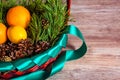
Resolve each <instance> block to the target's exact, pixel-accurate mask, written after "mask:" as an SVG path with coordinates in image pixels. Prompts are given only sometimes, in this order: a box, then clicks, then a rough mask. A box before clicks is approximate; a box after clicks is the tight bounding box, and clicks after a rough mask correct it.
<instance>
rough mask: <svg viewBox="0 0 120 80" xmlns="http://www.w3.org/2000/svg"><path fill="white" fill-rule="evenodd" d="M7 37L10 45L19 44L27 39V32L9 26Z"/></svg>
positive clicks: (17, 27)
mask: <svg viewBox="0 0 120 80" xmlns="http://www.w3.org/2000/svg"><path fill="white" fill-rule="evenodd" d="M7 36H8V39H9V40H10V41H11V42H12V43H19V42H20V41H21V40H24V39H26V38H27V32H26V30H25V29H24V28H23V27H21V26H11V27H9V28H8V30H7Z"/></svg>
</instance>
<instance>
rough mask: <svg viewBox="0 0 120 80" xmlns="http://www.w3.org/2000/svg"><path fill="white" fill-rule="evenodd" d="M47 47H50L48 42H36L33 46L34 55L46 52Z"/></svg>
mask: <svg viewBox="0 0 120 80" xmlns="http://www.w3.org/2000/svg"><path fill="white" fill-rule="evenodd" d="M49 47H50V44H49V43H48V42H41V41H38V42H37V44H35V53H40V52H43V51H45V50H47V49H48V48H49Z"/></svg>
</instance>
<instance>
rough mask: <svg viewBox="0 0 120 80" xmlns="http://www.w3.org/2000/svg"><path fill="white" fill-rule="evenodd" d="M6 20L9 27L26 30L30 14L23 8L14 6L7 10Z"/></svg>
mask: <svg viewBox="0 0 120 80" xmlns="http://www.w3.org/2000/svg"><path fill="white" fill-rule="evenodd" d="M6 20H7V23H8V24H9V26H17V25H19V26H21V27H24V28H26V27H27V26H28V24H29V22H30V12H29V11H28V10H27V9H26V8H25V7H23V6H15V7H12V8H10V9H9V10H8V12H7V15H6Z"/></svg>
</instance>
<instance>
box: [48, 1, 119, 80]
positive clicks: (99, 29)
mask: <svg viewBox="0 0 120 80" xmlns="http://www.w3.org/2000/svg"><path fill="white" fill-rule="evenodd" d="M71 17H72V18H74V19H75V21H76V22H70V24H74V25H76V26H77V27H78V28H79V29H80V30H81V31H82V33H83V34H84V36H85V40H86V43H87V45H88V51H87V53H86V55H85V56H84V57H82V58H81V59H79V60H76V61H71V62H68V63H66V65H65V67H64V69H63V70H62V71H61V72H59V73H57V74H56V75H54V76H52V77H50V78H49V79H47V80H120V0H72V8H71ZM69 42H70V45H71V44H72V45H73V46H72V47H74V48H75V49H76V48H78V47H79V45H80V44H81V43H79V42H80V41H79V39H77V38H74V37H73V36H70V37H69Z"/></svg>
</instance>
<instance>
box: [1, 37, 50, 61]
mask: <svg viewBox="0 0 120 80" xmlns="http://www.w3.org/2000/svg"><path fill="white" fill-rule="evenodd" d="M49 47H50V44H49V43H48V42H41V41H38V42H37V43H36V44H33V43H32V41H31V39H29V38H28V39H26V40H22V41H21V42H20V43H18V44H14V43H11V42H7V43H5V44H1V45H0V61H5V62H7V61H13V60H16V59H19V58H23V57H27V56H32V55H35V54H38V53H40V52H43V51H45V50H47V49H48V48H49Z"/></svg>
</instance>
